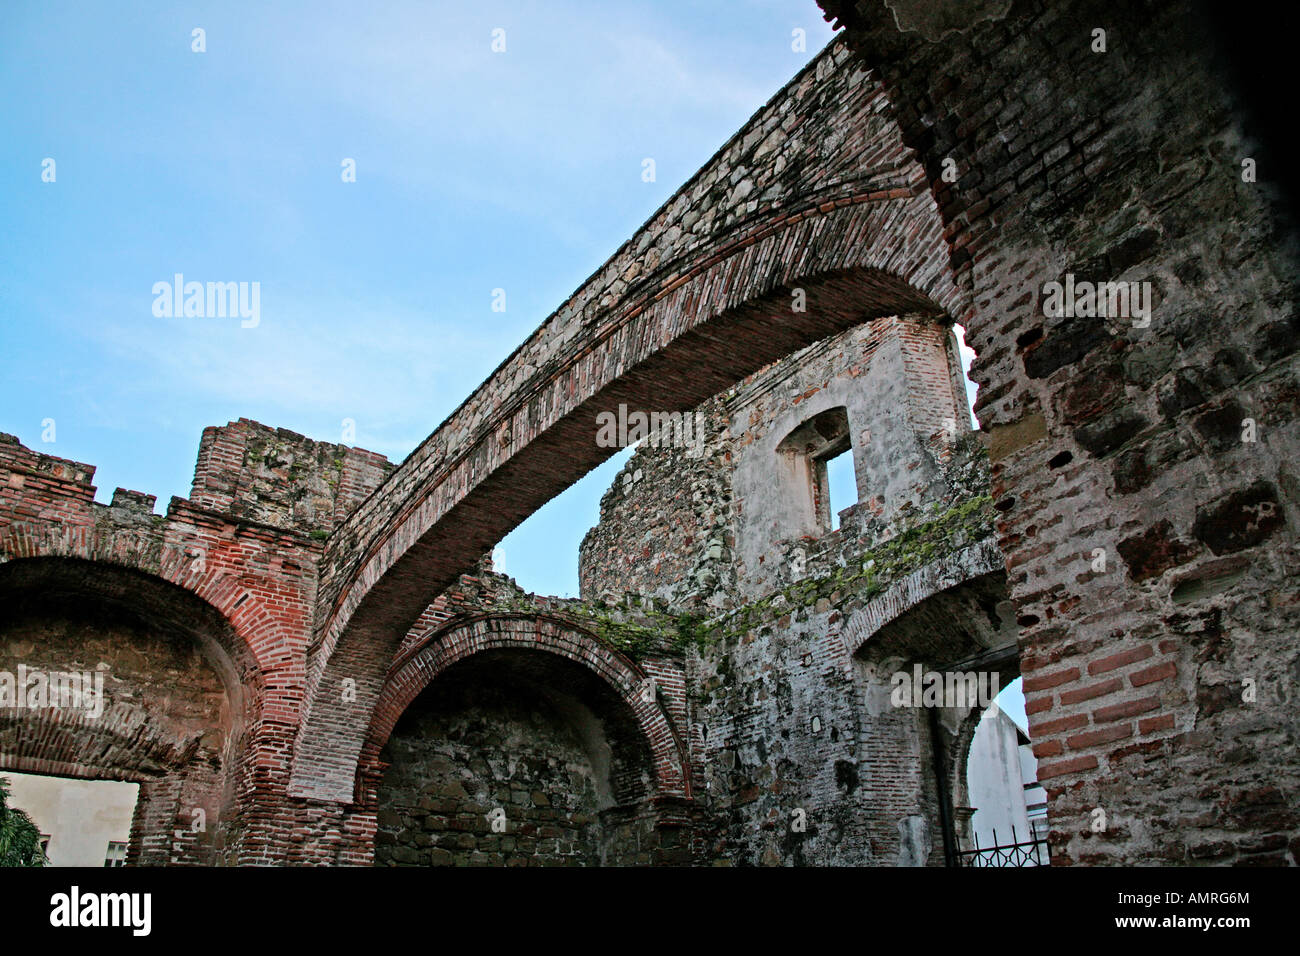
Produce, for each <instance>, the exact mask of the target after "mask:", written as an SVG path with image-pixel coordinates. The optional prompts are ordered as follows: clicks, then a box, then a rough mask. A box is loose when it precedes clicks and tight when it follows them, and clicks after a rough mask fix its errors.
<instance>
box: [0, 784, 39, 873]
mask: <svg viewBox="0 0 1300 956" xmlns="http://www.w3.org/2000/svg"><path fill="white" fill-rule="evenodd" d="M49 865H50V861H49V858H48V857H46V855H45V850H44V849H42V848H41V831H40V830H39V829H38V828H37V826H36V824H35V823H33V822H32V818H31V817H29V816H28V815H27V813H26V812H25V811H23V810H19V809H18V808H17V807H11V806H9V780H8V779H7V778H5V777H0V866H49Z"/></svg>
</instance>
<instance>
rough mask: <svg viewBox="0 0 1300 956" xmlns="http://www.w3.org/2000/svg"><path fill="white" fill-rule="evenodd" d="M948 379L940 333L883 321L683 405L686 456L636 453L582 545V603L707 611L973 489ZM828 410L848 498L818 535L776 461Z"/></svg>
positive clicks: (964, 428) (959, 389)
mask: <svg viewBox="0 0 1300 956" xmlns="http://www.w3.org/2000/svg"><path fill="white" fill-rule="evenodd" d="M963 381H964V379H963V376H962V373H961V365H960V360H959V358H958V356H957V352H956V343H955V339H954V337H953V335H952V332H951V331H950V330H949V329H948V328H946V327H945V326H943V325H942V324H939V323H936V322H932V321H927V320H924V319H920V318H904V319H900V318H895V317H889V318H883V319H876V320H873V321H872V322H869V323H866V324H864V325H862V326H860V327H859V328H857V329H852V330H850V331H848V332H843V333H840V334H839V335H835V336H831V337H829V338H827V339H825V340H824V341H822V342H819V343H817V344H816V345H813V346H810V347H809V348H807V349H804V350H801V351H800V352H797V353H796V354H794V355H792V356H790V357H788V358H786V359H782V360H781V361H779V362H776V363H774V364H773V365H771V366H769V367H767V368H765V369H763V370H762V371H761V372H758V373H755V374H754V375H751V376H749V377H748V378H746V379H745V380H744V381H742V382H740V383H737V384H736V385H735V386H734V387H733V388H730V389H728V390H727V391H725V392H723V393H721V394H719V395H718V396H716V397H715V398H714V399H712V400H710V401H709V402H707V403H705V404H704V405H701V406H700V407H699V408H698V409H696V413H697V414H698V415H699V416H700V417H701V419H702V420H703V421H705V422H707V423H708V425H709V428H708V430H707V432H706V435H707V440H706V441H705V442H704V443H703V445H702V447H701V448H700V449H699V450H698V451H697V450H694V449H682V448H672V447H663V448H659V447H653V446H652V445H650V444H649V443H643V444H642V445H640V446H638V448H637V450H636V452H634V454H633V455H632V457H631V458H630V459H629V461H628V463H627V465H625V466H624V467H623V469H622V470H621V471H620V472H619V474H618V475H617V476H616V477H615V479H614V483H613V484H612V485H611V486H610V488H609V490H608V491H607V492H606V493H605V495H604V497H603V498H602V499H601V514H600V522H599V523H598V524H597V525H596V526H595V527H594V528H592V529H591V531H589V532H588V533H587V535H586V537H585V538H584V539H583V542H582V547H581V549H580V552H579V567H578V574H579V580H580V582H581V583H582V588H583V592H582V593H583V596H584V597H585V598H589V599H590V598H594V597H596V596H598V595H613V596H617V595H622V594H624V593H634V594H640V595H647V596H653V597H656V598H660V599H663V600H666V601H667V602H668V603H669V604H671V605H672V606H674V607H681V608H683V609H692V610H697V611H699V612H701V613H711V612H713V611H717V610H721V609H725V608H728V607H733V606H735V604H736V603H737V602H738V601H744V600H752V599H754V598H757V597H760V596H762V595H763V594H765V593H767V592H769V591H771V590H772V589H773V588H775V587H777V586H779V585H782V584H788V583H790V582H791V581H793V580H796V579H798V578H800V577H802V576H804V575H805V574H808V573H814V572H816V571H817V570H818V569H819V568H823V567H824V566H829V565H828V564H827V563H828V562H833V561H834V560H835V557H834V556H835V555H836V554H837V553H839V552H840V551H842V550H843V548H844V547H845V544H844V540H845V539H847V538H855V539H856V545H855V547H857V548H859V549H863V548H868V547H871V546H872V545H874V544H875V543H877V542H880V541H883V540H885V539H887V538H888V537H890V536H892V535H893V534H896V533H897V532H898V531H899V530H900V529H902V528H904V527H906V526H908V524H913V523H915V522H916V521H917V520H923V516H924V514H925V512H926V509H927V508H930V507H932V506H938V507H944V508H946V507H950V506H952V505H953V504H956V503H958V502H959V501H963V500H965V499H966V498H968V497H970V496H972V495H979V494H985V493H986V491H987V471H986V470H981V464H982V455H981V453H980V451H979V448H978V446H977V445H976V444H973V443H972V442H971V441H969V440H968V439H967V436H968V435H969V432H970V423H969V415H968V414H967V412H966V400H965V392H964V387H963V384H962V383H963ZM841 406H843V407H845V408H846V411H847V417H848V420H849V426H850V432H851V434H850V435H849V438H851V441H852V453H853V459H854V468H855V473H856V476H857V482H858V494H859V502H860V503H859V504H857V505H854V506H847V507H846V505H847V504H848V503H839V504H833V505H832V506H833V507H835V508H837V509H838V510H842V511H843V512H844V513H842V514H841V519H842V522H843V524H842V527H841V530H840V531H839V532H837V533H836V534H835V535H831V534H830V533H829V528H824V529H819V528H817V527H816V526H815V525H814V523H813V521H812V516H811V513H810V512H809V509H808V507H807V502H806V500H805V499H806V498H807V487H806V486H807V485H808V482H809V477H808V473H807V469H806V467H804V468H803V470H802V471H798V472H796V471H793V470H791V468H790V467H789V466H790V463H789V461H788V460H787V459H788V457H789V456H783V455H782V452H781V451H780V446H781V443H782V442H783V440H785V439H786V437H787V436H788V435H789V434H790V433H791V432H792V431H793V430H795V429H796V428H798V427H799V426H801V425H802V424H804V423H806V422H807V421H808V420H809V419H812V418H814V417H815V416H817V415H818V414H820V413H822V412H825V411H827V410H829V409H834V408H837V407H841ZM802 465H804V463H796V467H800V466H802ZM801 505H802V508H801ZM810 558H811V562H812V563H811V565H810V564H809V560H810Z"/></svg>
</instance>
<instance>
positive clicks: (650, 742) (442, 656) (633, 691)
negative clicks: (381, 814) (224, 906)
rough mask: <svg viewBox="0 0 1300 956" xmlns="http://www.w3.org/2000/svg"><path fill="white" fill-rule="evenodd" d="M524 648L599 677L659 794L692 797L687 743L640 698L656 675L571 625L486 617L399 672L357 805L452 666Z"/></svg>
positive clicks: (383, 703)
mask: <svg viewBox="0 0 1300 956" xmlns="http://www.w3.org/2000/svg"><path fill="white" fill-rule="evenodd" d="M503 649H519V650H527V651H540V652H544V653H548V654H554V655H557V656H559V657H563V658H565V659H566V660H569V661H572V662H573V663H575V664H578V665H579V666H581V667H583V668H586V669H587V670H589V671H591V672H593V673H594V674H596V675H597V676H598V677H599V678H600V679H601V680H602V681H603V682H604V683H605V684H606V685H607V686H608V687H609V689H610V690H611V691H612V692H613V693H614V695H616V696H617V698H618V699H619V700H620V701H621V702H622V703H623V704H624V705H625V706H626V707H627V710H628V712H629V714H630V715H631V717H632V719H633V720H634V721H635V723H636V725H637V727H638V728H639V729H640V732H641V734H642V736H643V738H644V742H645V744H646V747H647V749H648V750H649V752H650V755H651V760H652V766H653V771H654V779H655V788H656V791H657V793H656V796H669V797H680V798H684V799H690V798H691V780H690V774H689V772H688V767H689V758H688V754H687V749H686V743H685V741H684V740H683V739H682V737H681V735H680V734H678V733H677V731H676V730H675V729H674V728H673V725H672V724H671V722H670V721H669V719H668V716H667V714H666V713H665V712H664V709H663V707H662V706H661V705H660V704H659V703H658V701H657V700H655V701H646V700H644V699H643V697H642V688H643V686H644V681H645V680H646V679H647V678H648V677H649V676H650V675H649V674H648V673H647V672H645V671H644V670H642V669H641V668H640V667H638V666H637V665H636V664H635V663H633V662H632V661H631V660H629V659H628V658H626V657H625V656H623V655H622V654H619V653H618V652H617V651H615V650H613V649H612V648H610V647H608V646H607V645H605V644H602V643H601V642H600V641H599V640H598V639H597V638H596V637H594V636H593V635H591V634H590V633H588V632H586V631H583V630H581V629H580V628H577V627H575V626H574V625H573V624H572V623H570V622H567V621H560V620H556V619H551V618H546V617H539V616H537V615H531V616H527V617H525V616H519V617H512V616H501V615H488V616H483V617H478V618H475V619H471V620H460V621H457V622H455V623H452V624H450V625H448V626H445V627H442V628H439V629H438V630H436V631H435V632H433V633H432V634H430V635H428V636H427V637H426V639H425V640H424V641H423V642H422V643H421V645H420V646H419V647H417V648H414V649H413V650H412V651H411V652H410V653H409V654H408V655H406V658H405V660H404V661H403V662H401V663H400V664H399V665H398V666H397V667H396V668H395V669H394V671H393V673H392V675H391V676H390V678H389V680H388V681H387V682H386V683H385V685H384V690H383V693H382V694H381V696H380V699H379V704H378V706H377V707H376V708H375V711H374V715H373V717H372V719H371V723H370V727H369V730H368V731H367V733H366V740H365V744H364V746H363V748H362V751H361V761H360V766H359V768H358V773H357V803H358V804H359V805H360V806H362V807H371V806H373V803H374V799H375V792H376V789H377V787H378V784H379V780H380V778H381V777H382V775H383V770H384V767H383V764H382V761H381V760H380V752H381V751H382V750H383V747H384V745H385V744H386V743H387V742H388V738H389V737H390V736H391V734H392V732H393V728H394V727H395V726H396V724H397V721H398V720H399V719H400V718H401V716H402V714H403V713H405V712H406V710H407V708H408V707H410V706H411V704H412V702H414V701H415V699H416V698H417V697H419V695H420V694H421V693H422V692H423V691H424V689H425V688H426V687H428V686H429V685H430V684H432V683H433V681H434V680H436V679H437V677H438V675H440V674H442V673H443V672H444V671H445V670H446V669H447V668H449V667H451V666H452V665H453V664H455V663H457V662H459V661H463V660H465V659H467V658H469V657H473V656H474V655H476V654H480V653H482V652H484V651H489V650H503Z"/></svg>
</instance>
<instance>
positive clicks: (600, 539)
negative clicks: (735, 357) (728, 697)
mask: <svg viewBox="0 0 1300 956" xmlns="http://www.w3.org/2000/svg"><path fill="white" fill-rule="evenodd" d="M695 411H696V412H697V413H698V415H699V421H701V422H702V423H703V424H704V429H705V431H704V436H703V438H702V441H701V443H700V446H699V448H698V451H696V450H692V449H680V448H672V447H658V448H656V447H654V446H653V445H652V444H649V443H643V444H642V445H640V446H638V447H637V449H636V451H635V452H633V453H632V456H631V458H630V459H629V460H628V463H627V464H626V465H625V466H624V467H623V468H622V469H621V470H620V471H619V473H618V474H617V475H616V476H615V477H614V482H613V484H611V485H610V487H609V490H608V491H606V492H605V494H604V495H603V496H602V497H601V499H600V521H599V522H598V523H597V524H596V526H595V527H593V528H592V529H591V530H590V531H588V532H587V534H586V535H585V536H584V537H583V539H582V544H581V546H580V547H579V549H578V585H579V589H580V594H581V595H582V597H583V599H584V600H588V601H597V600H604V601H606V602H608V603H618V602H620V601H621V600H622V599H623V597H624V596H625V595H627V594H635V595H638V596H645V597H648V598H652V599H658V600H662V601H664V602H666V603H667V604H670V605H672V606H674V607H682V608H686V607H692V606H695V605H701V606H703V607H705V608H713V609H719V608H722V607H726V606H728V605H729V603H730V598H731V594H732V592H733V589H734V581H735V573H734V568H733V562H732V559H731V548H732V543H733V541H732V534H731V520H730V519H731V509H730V506H731V469H730V466H729V464H728V461H727V458H728V455H729V443H728V441H727V439H726V436H725V428H726V421H725V419H724V417H723V416H724V412H723V408H722V404H721V402H720V401H719V400H717V399H714V400H710V401H709V402H706V403H705V404H704V405H701V406H700V407H699V408H698V409H696V410H695ZM688 414H690V413H688Z"/></svg>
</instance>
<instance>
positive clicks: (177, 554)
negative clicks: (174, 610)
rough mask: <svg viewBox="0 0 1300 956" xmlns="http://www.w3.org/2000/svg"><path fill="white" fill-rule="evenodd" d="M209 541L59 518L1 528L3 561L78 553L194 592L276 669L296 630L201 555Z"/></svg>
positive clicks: (260, 663) (259, 660)
mask: <svg viewBox="0 0 1300 956" xmlns="http://www.w3.org/2000/svg"><path fill="white" fill-rule="evenodd" d="M208 544H209V542H208V541H207V540H206V539H203V538H200V537H197V536H196V537H194V538H191V539H183V538H180V537H173V538H172V539H171V540H168V541H166V542H162V543H160V542H159V541H158V540H157V537H156V536H155V535H154V534H153V533H151V532H150V531H147V530H140V529H136V528H132V527H112V526H109V527H105V526H103V525H100V526H97V527H95V528H94V529H86V528H83V527H77V526H74V525H70V524H59V523H54V522H31V523H23V522H15V523H13V524H10V525H7V526H5V527H2V528H0V564H4V563H7V562H9V561H14V560H19V559H27V558H75V559H80V560H83V561H89V562H92V563H94V564H96V565H101V566H111V567H119V568H126V569H130V570H133V571H138V572H141V573H143V574H147V575H149V576H150V577H154V578H158V579H160V580H162V581H165V582H166V583H168V584H171V585H174V586H175V587H178V588H180V589H182V590H184V591H188V592H189V593H190V594H192V595H193V596H194V597H196V598H198V599H199V600H201V601H202V602H203V603H205V604H207V605H210V606H211V607H212V608H213V609H215V610H216V611H217V612H218V613H220V614H221V615H222V617H224V618H225V619H226V620H227V621H229V622H230V625H231V628H232V629H233V631H234V633H235V634H237V635H239V638H240V641H241V643H242V644H243V645H245V646H246V647H247V648H248V651H249V652H250V653H251V654H252V656H253V659H254V661H255V662H256V665H257V667H258V670H259V673H260V672H265V671H267V670H270V669H273V668H274V665H275V662H276V657H275V654H276V651H277V650H278V649H280V648H283V647H284V645H285V643H286V641H289V640H291V639H292V637H293V634H292V632H291V631H289V630H287V629H286V628H284V627H283V626H282V625H281V624H280V622H279V621H278V620H277V616H276V615H275V614H274V613H273V612H272V611H270V610H269V609H268V608H267V607H266V606H265V604H264V602H263V600H262V598H261V596H260V595H259V594H258V593H257V591H256V590H255V589H253V588H250V587H245V586H244V585H243V583H241V581H240V579H239V577H238V576H237V575H235V574H232V573H231V569H230V568H228V567H224V566H220V565H217V564H216V563H214V562H211V561H204V562H199V561H198V560H197V558H196V552H197V551H198V550H199V549H201V548H206V546H207V545H208ZM231 649H233V648H231Z"/></svg>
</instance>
